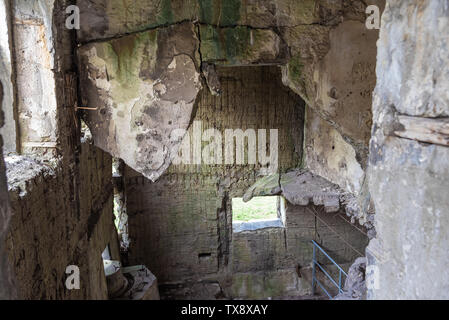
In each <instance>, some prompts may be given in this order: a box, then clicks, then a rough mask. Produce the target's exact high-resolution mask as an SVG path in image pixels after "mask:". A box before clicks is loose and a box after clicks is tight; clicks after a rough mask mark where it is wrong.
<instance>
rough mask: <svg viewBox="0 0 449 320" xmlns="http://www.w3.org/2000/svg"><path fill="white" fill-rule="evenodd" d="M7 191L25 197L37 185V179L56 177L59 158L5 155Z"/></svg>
mask: <svg viewBox="0 0 449 320" xmlns="http://www.w3.org/2000/svg"><path fill="white" fill-rule="evenodd" d="M5 164H6V177H7V180H8V191H9V192H10V193H11V192H12V193H16V194H17V195H18V196H19V197H20V198H23V197H25V196H26V195H27V194H28V193H29V192H30V191H31V190H32V188H33V186H34V185H38V184H39V182H38V180H39V179H48V178H51V177H56V172H57V171H58V167H59V164H60V161H59V160H52V161H47V160H44V159H39V158H36V157H29V156H21V155H9V156H7V157H5Z"/></svg>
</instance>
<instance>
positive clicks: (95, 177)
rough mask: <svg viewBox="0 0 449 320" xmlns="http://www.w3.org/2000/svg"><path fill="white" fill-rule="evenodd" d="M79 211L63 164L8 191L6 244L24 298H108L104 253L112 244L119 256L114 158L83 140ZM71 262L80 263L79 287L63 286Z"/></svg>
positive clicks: (21, 295)
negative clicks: (10, 214)
mask: <svg viewBox="0 0 449 320" xmlns="http://www.w3.org/2000/svg"><path fill="white" fill-rule="evenodd" d="M79 159H80V165H79V170H80V171H79V175H80V177H81V180H80V181H81V183H80V185H78V186H77V187H78V188H79V193H80V199H81V201H80V208H79V211H77V210H73V209H72V206H71V202H72V200H73V194H72V191H71V190H70V187H69V186H70V185H69V184H68V183H67V181H68V180H70V179H71V177H67V176H66V175H65V174H64V170H63V168H62V167H58V168H56V170H55V171H54V172H53V173H51V174H49V173H45V174H44V173H42V174H40V175H39V176H37V177H35V178H34V179H32V180H29V181H27V183H26V190H20V189H13V190H11V191H10V197H11V203H12V209H13V212H14V215H13V218H12V220H11V230H10V233H9V235H8V237H7V241H6V244H7V249H8V254H9V259H10V262H11V265H13V268H14V271H15V274H16V277H17V285H18V291H19V297H20V298H22V299H106V298H107V288H106V280H105V276H104V271H103V264H102V260H101V253H102V251H103V250H104V248H105V247H106V245H107V244H110V247H111V249H112V254H113V258H115V259H119V252H118V239H117V235H116V232H115V229H114V223H113V219H114V217H113V210H112V209H113V204H112V199H113V195H112V184H111V176H112V174H111V172H112V160H111V157H110V156H109V155H108V154H106V153H104V152H103V151H101V150H99V149H97V148H96V147H94V146H92V145H90V144H87V143H85V144H83V145H82V146H81V152H80V157H79ZM68 265H77V266H78V267H79V268H80V272H81V274H80V276H81V289H80V290H73V291H69V290H67V289H66V288H65V279H66V275H65V270H66V267H67V266H68Z"/></svg>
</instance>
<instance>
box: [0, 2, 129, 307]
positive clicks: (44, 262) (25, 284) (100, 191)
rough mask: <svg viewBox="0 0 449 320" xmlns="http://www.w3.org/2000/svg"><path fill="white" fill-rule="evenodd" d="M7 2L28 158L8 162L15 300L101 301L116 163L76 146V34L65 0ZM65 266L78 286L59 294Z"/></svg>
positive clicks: (111, 239) (112, 234) (113, 237)
mask: <svg viewBox="0 0 449 320" xmlns="http://www.w3.org/2000/svg"><path fill="white" fill-rule="evenodd" d="M12 3H13V5H12V16H13V18H14V21H15V22H14V25H13V29H14V30H13V31H14V42H13V43H14V50H13V60H14V61H15V62H16V65H17V68H16V69H17V84H18V86H17V89H18V90H17V98H18V106H19V113H20V119H19V127H20V129H21V130H20V133H21V136H20V141H21V142H22V147H23V148H22V151H25V153H26V154H27V155H21V156H17V155H10V156H9V157H8V158H7V159H6V165H7V178H8V187H9V197H10V198H11V199H12V205H11V212H12V214H13V216H12V219H11V229H10V230H9V233H8V236H7V238H6V242H5V241H4V240H3V239H1V241H2V246H3V245H5V246H6V249H7V253H8V260H9V263H10V264H11V265H12V267H13V271H14V274H15V275H16V278H17V281H16V282H17V283H16V286H17V291H18V297H19V298H22V299H106V298H107V288H106V280H105V277H104V271H103V263H102V259H101V253H102V252H103V250H104V249H105V247H106V245H107V244H109V245H110V247H111V250H112V255H113V258H114V259H119V258H120V257H119V249H118V239H117V234H116V231H115V228H114V223H113V220H114V217H113V186H112V182H111V179H112V160H111V156H110V155H108V154H106V153H104V152H103V151H101V150H99V149H97V148H96V147H94V146H92V145H90V144H89V143H88V142H86V141H85V142H84V143H83V144H81V139H80V124H79V120H78V119H77V116H76V110H75V105H76V102H77V101H76V99H77V81H76V77H75V76H74V69H73V67H74V64H73V50H74V44H75V42H74V31H70V30H68V29H67V28H65V18H66V14H65V9H66V7H67V5H69V4H70V3H71V1H57V2H55V1H37V0H33V1H22V0H16V1H12ZM5 195H7V193H5ZM2 197H3V193H2ZM1 203H2V206H3V205H4V204H6V201H5V202H4V201H2V202H1ZM2 232H3V230H2ZM1 261H2V264H3V260H1ZM69 265H77V266H79V268H80V272H81V274H80V276H81V283H80V284H81V288H80V290H73V291H69V290H67V289H66V288H65V278H66V274H65V271H66V267H67V266H69Z"/></svg>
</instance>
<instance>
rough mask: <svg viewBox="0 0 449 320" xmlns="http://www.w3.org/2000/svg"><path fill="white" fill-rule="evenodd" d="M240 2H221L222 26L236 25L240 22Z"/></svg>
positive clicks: (223, 0) (225, 0)
mask: <svg viewBox="0 0 449 320" xmlns="http://www.w3.org/2000/svg"><path fill="white" fill-rule="evenodd" d="M240 6H241V3H240V0H221V11H222V14H221V20H220V25H221V26H230V25H235V24H237V23H238V22H239V20H240Z"/></svg>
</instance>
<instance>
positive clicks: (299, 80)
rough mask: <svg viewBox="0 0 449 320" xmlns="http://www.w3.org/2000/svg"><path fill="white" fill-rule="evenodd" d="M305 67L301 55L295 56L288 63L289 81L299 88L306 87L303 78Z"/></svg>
mask: <svg viewBox="0 0 449 320" xmlns="http://www.w3.org/2000/svg"><path fill="white" fill-rule="evenodd" d="M303 70H304V65H303V64H302V62H301V58H300V56H299V55H296V56H294V57H293V58H291V60H290V61H289V63H288V77H289V79H290V80H291V81H292V82H293V83H294V84H295V85H298V86H302V87H304V86H305V83H304V77H303Z"/></svg>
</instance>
